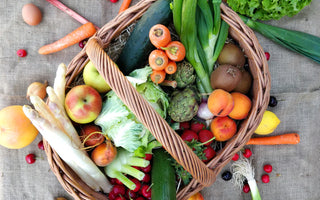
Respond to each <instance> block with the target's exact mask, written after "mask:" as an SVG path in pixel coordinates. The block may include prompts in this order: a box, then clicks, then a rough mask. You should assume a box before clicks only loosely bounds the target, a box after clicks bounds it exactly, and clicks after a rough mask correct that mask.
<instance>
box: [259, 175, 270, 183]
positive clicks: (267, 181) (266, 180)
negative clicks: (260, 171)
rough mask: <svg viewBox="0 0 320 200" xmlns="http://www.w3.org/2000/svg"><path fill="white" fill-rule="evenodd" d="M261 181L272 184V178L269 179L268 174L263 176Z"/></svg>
mask: <svg viewBox="0 0 320 200" xmlns="http://www.w3.org/2000/svg"><path fill="white" fill-rule="evenodd" d="M261 181H262V182H263V183H269V182H270V178H269V175H268V174H264V175H262V176H261Z"/></svg>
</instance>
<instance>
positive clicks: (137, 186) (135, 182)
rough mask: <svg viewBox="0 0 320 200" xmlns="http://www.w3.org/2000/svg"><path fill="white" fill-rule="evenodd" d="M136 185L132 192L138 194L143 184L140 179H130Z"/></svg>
mask: <svg viewBox="0 0 320 200" xmlns="http://www.w3.org/2000/svg"><path fill="white" fill-rule="evenodd" d="M130 180H131V181H132V182H133V183H134V184H136V187H135V188H134V190H132V192H138V191H139V190H140V188H141V183H140V181H139V180H138V179H136V178H132V179H130Z"/></svg>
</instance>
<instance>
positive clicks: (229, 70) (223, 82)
mask: <svg viewBox="0 0 320 200" xmlns="http://www.w3.org/2000/svg"><path fill="white" fill-rule="evenodd" d="M241 77H242V73H241V71H240V70H239V68H237V67H235V66H232V65H220V66H219V67H217V68H216V69H215V70H214V71H213V72H212V73H211V76H210V82H211V87H212V88H213V89H223V90H225V91H228V92H231V91H232V90H234V88H235V87H236V86H237V85H238V83H239V81H240V80H241Z"/></svg>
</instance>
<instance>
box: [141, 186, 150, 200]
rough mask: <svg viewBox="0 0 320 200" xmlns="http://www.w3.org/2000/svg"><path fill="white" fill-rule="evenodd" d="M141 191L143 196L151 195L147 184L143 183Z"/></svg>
mask: <svg viewBox="0 0 320 200" xmlns="http://www.w3.org/2000/svg"><path fill="white" fill-rule="evenodd" d="M141 193H142V195H143V196H144V197H145V198H149V197H151V188H150V186H148V185H143V186H142V188H141Z"/></svg>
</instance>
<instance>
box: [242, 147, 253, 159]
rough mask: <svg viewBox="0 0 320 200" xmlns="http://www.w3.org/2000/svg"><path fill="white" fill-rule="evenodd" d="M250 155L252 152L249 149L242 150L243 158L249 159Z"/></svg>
mask: <svg viewBox="0 0 320 200" xmlns="http://www.w3.org/2000/svg"><path fill="white" fill-rule="evenodd" d="M251 155H252V151H251V150H250V149H244V152H243V156H244V157H245V158H250V157H251Z"/></svg>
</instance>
